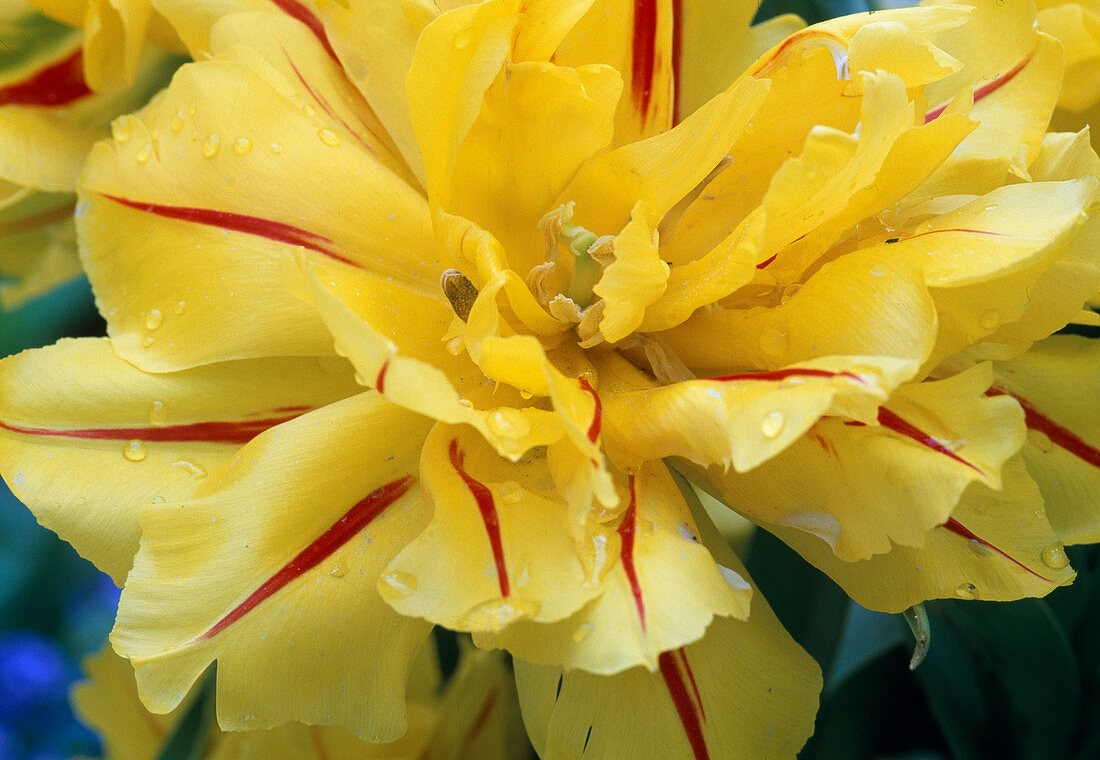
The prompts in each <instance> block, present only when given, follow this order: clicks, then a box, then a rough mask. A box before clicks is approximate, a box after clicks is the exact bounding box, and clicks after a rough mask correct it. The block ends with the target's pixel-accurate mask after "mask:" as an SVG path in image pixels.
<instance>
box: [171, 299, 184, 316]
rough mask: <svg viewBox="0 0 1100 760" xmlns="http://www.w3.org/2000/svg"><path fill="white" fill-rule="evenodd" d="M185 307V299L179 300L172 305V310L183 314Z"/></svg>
mask: <svg viewBox="0 0 1100 760" xmlns="http://www.w3.org/2000/svg"><path fill="white" fill-rule="evenodd" d="M186 308H187V301H180V302H179V303H177V304H176V305H175V306H174V307H172V312H173V313H175V314H183V310H184V309H186Z"/></svg>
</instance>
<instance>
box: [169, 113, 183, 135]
mask: <svg viewBox="0 0 1100 760" xmlns="http://www.w3.org/2000/svg"><path fill="white" fill-rule="evenodd" d="M168 126H169V127H171V128H172V131H173V132H179V131H180V130H181V129H183V111H176V112H175V113H174V114H172V118H171V120H169V122H168Z"/></svg>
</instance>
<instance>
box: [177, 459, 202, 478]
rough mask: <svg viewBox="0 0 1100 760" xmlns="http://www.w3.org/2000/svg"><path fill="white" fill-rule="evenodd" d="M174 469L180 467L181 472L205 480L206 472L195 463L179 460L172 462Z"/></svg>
mask: <svg viewBox="0 0 1100 760" xmlns="http://www.w3.org/2000/svg"><path fill="white" fill-rule="evenodd" d="M172 466H173V467H179V468H180V469H181V470H186V471H187V474H188V475H190V476H191V477H193V478H205V477H206V470H204V469H203V468H201V467H199V466H198V465H197V464H195V463H194V462H188V461H187V460H186V459H178V460H176V461H175V462H172Z"/></svg>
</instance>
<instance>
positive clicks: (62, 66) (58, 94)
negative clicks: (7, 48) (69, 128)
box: [0, 48, 92, 107]
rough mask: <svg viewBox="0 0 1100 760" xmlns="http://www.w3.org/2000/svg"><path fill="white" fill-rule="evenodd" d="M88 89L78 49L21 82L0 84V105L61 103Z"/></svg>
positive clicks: (81, 56)
mask: <svg viewBox="0 0 1100 760" xmlns="http://www.w3.org/2000/svg"><path fill="white" fill-rule="evenodd" d="M91 92H92V91H91V90H89V89H88V85H87V84H86V83H85V82H84V54H83V52H82V51H81V50H80V49H79V48H78V49H77V50H76V51H75V52H73V53H72V54H71V55H69V56H68V57H67V58H63V59H61V60H60V61H57V62H56V63H53V64H51V65H49V66H47V67H46V68H44V69H39V70H38V71H36V72H34V73H33V74H31V75H30V76H29V77H27V78H26V79H24V80H23V81H21V82H16V83H14V84H9V85H8V86H7V87H0V106H12V105H15V106H47V107H48V106H63V105H65V104H67V103H72V102H73V101H74V100H79V99H80V98H83V97H84V96H85V95H90V94H91Z"/></svg>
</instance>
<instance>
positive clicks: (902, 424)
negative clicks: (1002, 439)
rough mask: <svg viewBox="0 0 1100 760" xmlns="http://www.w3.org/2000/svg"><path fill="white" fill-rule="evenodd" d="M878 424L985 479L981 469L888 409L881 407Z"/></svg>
mask: <svg viewBox="0 0 1100 760" xmlns="http://www.w3.org/2000/svg"><path fill="white" fill-rule="evenodd" d="M878 424H880V425H882V426H883V427H885V428H889V429H890V430H893V431H894V432H895V433H901V434H902V435H904V436H905V437H907V438H912V439H913V440H914V441H916V442H917V443H919V444H920V445H922V446H927V447H928V448H930V449H932V450H933V451H938V452H939V453H941V454H943V455H944V456H948V457H951V458H952V459H954V460H955V461H956V462H958V463H959V464H964V465H966V466H967V467H969V468H970V469H972V470H973V471H974V472H976V473H978V474H979V475H981V476H982V477H985V473H984V472H982V471H981V470H980V469H978V468H977V467H975V466H974V465H972V464H971V463H970V462H968V461H966V460H965V459H963V458H962V457H960V456H959V455H958V454H956V453H955V452H954V451H952V450H951V449H949V448H947V446H945V445H944V444H943V443H942V442H941V441H939V440H938V439H936V438H934V437H933V436H930V435H928V433H925V432H924V431H923V430H921V429H920V428H918V427H917V426H916V425H913V424H911V423H908V422H906V421H905V420H903V419H902V418H901V417H899V416H898V415H896V414H894V413H893V412H891V411H890V410H889V409H887V408H886V407H884V406H883V407H879V410H878Z"/></svg>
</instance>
